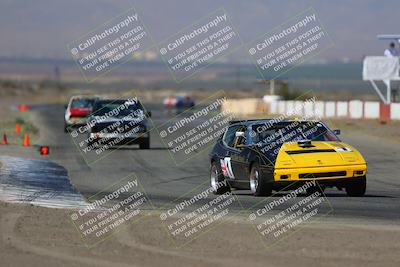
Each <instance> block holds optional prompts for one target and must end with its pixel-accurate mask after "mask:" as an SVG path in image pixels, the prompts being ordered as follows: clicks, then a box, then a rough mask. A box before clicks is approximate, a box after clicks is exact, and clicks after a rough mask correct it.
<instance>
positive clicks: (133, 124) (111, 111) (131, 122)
mask: <svg viewBox="0 0 400 267" xmlns="http://www.w3.org/2000/svg"><path fill="white" fill-rule="evenodd" d="M67 129H68V132H69V134H70V136H71V138H72V141H73V143H74V144H75V146H76V148H77V149H78V150H79V152H80V154H81V155H82V156H83V158H84V160H85V161H86V163H87V164H88V165H90V164H94V163H95V162H97V161H99V160H101V159H103V158H105V157H107V156H109V155H110V154H112V153H113V152H114V151H115V150H117V149H120V148H121V147H123V146H127V145H129V146H130V145H136V144H139V146H140V144H143V143H147V142H148V140H149V138H150V131H151V130H152V129H153V122H152V121H151V119H150V117H149V115H148V113H147V111H146V109H145V108H144V106H143V105H142V103H141V102H140V101H139V99H138V98H137V97H128V96H126V97H124V98H120V99H101V100H100V99H99V100H98V101H97V102H96V104H95V106H94V111H93V112H92V113H91V114H90V115H89V116H88V117H87V118H86V119H85V121H84V123H83V124H80V125H77V126H71V127H68V128H67Z"/></svg>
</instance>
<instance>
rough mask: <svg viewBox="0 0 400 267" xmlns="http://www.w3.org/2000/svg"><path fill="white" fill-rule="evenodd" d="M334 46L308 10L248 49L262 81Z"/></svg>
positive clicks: (312, 12)
mask: <svg viewBox="0 0 400 267" xmlns="http://www.w3.org/2000/svg"><path fill="white" fill-rule="evenodd" d="M333 45H334V44H333V42H332V40H331V38H330V37H329V34H328V32H326V30H325V28H324V26H323V25H322V23H321V22H320V20H319V19H318V17H317V14H316V12H315V10H314V9H313V8H312V7H311V8H309V9H307V10H306V11H304V12H302V13H300V14H298V15H297V16H294V17H292V18H291V19H289V20H288V21H287V22H285V23H283V24H281V25H279V26H278V27H276V28H275V29H274V30H272V31H271V32H268V33H266V34H264V35H263V36H262V37H260V38H259V39H257V40H255V41H253V42H250V43H249V44H247V47H249V48H248V53H249V55H250V56H251V58H252V59H253V61H254V63H255V64H256V66H257V69H258V71H259V73H260V75H261V76H262V77H263V78H264V79H276V78H277V77H279V76H281V75H283V74H284V73H286V72H288V71H289V70H291V69H292V68H294V67H295V66H297V65H299V64H301V63H303V62H305V61H307V60H309V59H311V58H312V57H314V56H316V55H318V54H319V53H321V52H322V51H324V50H326V49H329V48H331V47H333Z"/></svg>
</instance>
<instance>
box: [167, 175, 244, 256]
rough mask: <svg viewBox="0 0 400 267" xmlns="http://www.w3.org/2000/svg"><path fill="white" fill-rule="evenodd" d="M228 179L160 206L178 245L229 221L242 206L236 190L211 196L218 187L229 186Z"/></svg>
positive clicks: (186, 242) (200, 188)
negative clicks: (165, 205)
mask: <svg viewBox="0 0 400 267" xmlns="http://www.w3.org/2000/svg"><path fill="white" fill-rule="evenodd" d="M227 183H228V182H227V181H221V182H219V183H217V184H216V185H215V186H214V187H210V186H209V184H208V183H204V184H202V185H200V186H198V187H196V188H195V189H194V190H192V191H191V192H188V193H187V194H185V195H183V196H182V197H180V198H179V199H177V200H175V201H173V202H172V203H171V204H170V205H168V206H167V207H163V208H161V215H160V222H161V223H162V224H163V226H164V228H165V230H166V231H167V233H168V234H169V236H170V237H171V242H172V243H173V244H174V245H175V247H177V248H182V247H184V246H185V245H187V244H189V243H190V242H192V241H194V240H195V239H197V238H198V237H200V236H201V235H203V234H205V233H207V232H209V231H211V230H213V229H214V228H216V227H217V226H218V225H220V224H222V223H226V222H228V221H229V219H230V218H231V216H232V215H233V214H235V210H236V211H237V208H238V207H239V205H238V200H237V197H236V196H235V194H233V193H231V192H226V193H224V194H221V195H219V196H214V197H212V195H213V192H215V190H216V189H218V188H220V187H226V186H227V185H228V184H227Z"/></svg>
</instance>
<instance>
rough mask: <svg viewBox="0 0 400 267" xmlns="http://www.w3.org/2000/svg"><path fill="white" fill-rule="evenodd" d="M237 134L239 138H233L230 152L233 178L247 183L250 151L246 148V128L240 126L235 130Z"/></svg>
mask: <svg viewBox="0 0 400 267" xmlns="http://www.w3.org/2000/svg"><path fill="white" fill-rule="evenodd" d="M236 132H237V133H240V135H241V136H235V140H234V145H233V149H232V152H231V166H232V171H233V173H234V174H235V178H236V180H237V181H240V182H243V181H245V182H248V176H249V171H248V169H249V162H248V159H249V154H250V153H251V150H250V149H249V146H248V144H249V143H248V141H249V140H248V138H249V136H248V131H247V127H246V126H244V125H243V126H241V127H239V128H238V129H237V131H236Z"/></svg>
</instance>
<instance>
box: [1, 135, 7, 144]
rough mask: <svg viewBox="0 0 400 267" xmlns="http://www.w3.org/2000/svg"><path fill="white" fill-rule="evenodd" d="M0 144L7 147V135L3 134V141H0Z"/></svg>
mask: <svg viewBox="0 0 400 267" xmlns="http://www.w3.org/2000/svg"><path fill="white" fill-rule="evenodd" d="M1 144H2V145H7V144H8V143H7V135H6V134H3V140H1Z"/></svg>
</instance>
